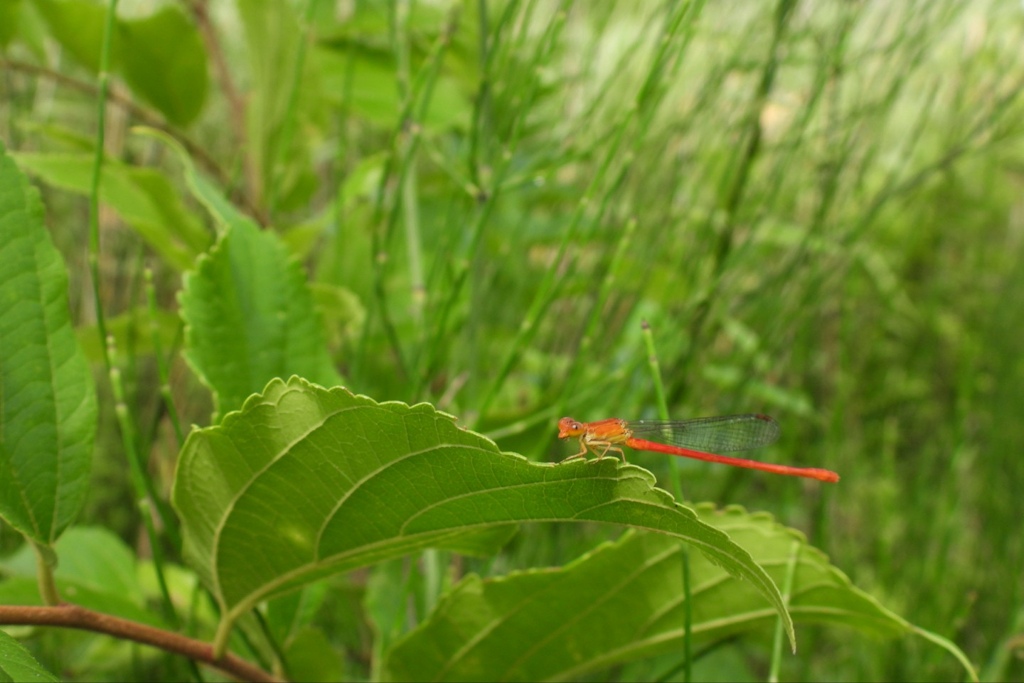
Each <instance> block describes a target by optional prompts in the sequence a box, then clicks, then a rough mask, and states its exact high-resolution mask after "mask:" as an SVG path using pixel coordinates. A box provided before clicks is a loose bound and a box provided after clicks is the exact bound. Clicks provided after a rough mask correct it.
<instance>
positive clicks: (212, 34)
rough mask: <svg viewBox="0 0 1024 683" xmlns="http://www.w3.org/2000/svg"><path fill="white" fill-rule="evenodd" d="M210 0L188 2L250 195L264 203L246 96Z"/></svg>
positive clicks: (258, 201) (260, 212) (257, 215)
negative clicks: (220, 36)
mask: <svg viewBox="0 0 1024 683" xmlns="http://www.w3.org/2000/svg"><path fill="white" fill-rule="evenodd" d="M208 4H209V3H208V0H189V2H188V3H187V5H188V8H189V10H190V11H191V12H192V18H193V20H194V21H195V22H196V29H197V30H198V31H199V35H200V37H201V38H202V40H203V45H205V46H206V52H207V54H208V55H209V56H210V65H211V68H212V69H213V72H214V74H215V77H216V79H217V82H218V83H219V84H220V89H221V92H222V93H224V98H225V99H226V100H227V103H228V111H229V112H230V116H231V123H232V125H231V130H232V131H233V132H234V135H235V142H236V144H237V145H238V149H239V150H240V151H241V154H242V167H243V169H244V172H245V180H246V189H247V193H246V194H247V195H249V196H250V197H252V202H253V204H254V205H256V204H258V205H260V206H261V207H262V206H263V181H262V179H261V177H260V174H259V170H258V169H257V168H256V167H255V165H254V164H253V161H252V154H250V153H249V149H250V148H249V144H248V142H249V141H248V137H249V136H248V130H249V129H248V127H247V126H246V123H245V121H246V112H245V110H246V101H245V96H244V95H242V93H241V92H240V91H239V90H238V87H237V86H236V85H235V80H234V78H232V77H231V73H232V70H231V67H229V66H228V61H227V58H226V57H225V56H224V51H223V50H222V49H221V46H220V40H219V39H218V37H217V31H216V30H215V29H214V27H213V22H211V21H210V14H209V11H208ZM253 215H254V216H256V217H257V218H259V219H260V221H261V222H262V223H264V224H266V223H267V220H266V216H264V215H263V213H262V210H261V211H259V212H257V213H255V214H253Z"/></svg>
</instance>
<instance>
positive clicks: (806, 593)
mask: <svg viewBox="0 0 1024 683" xmlns="http://www.w3.org/2000/svg"><path fill="white" fill-rule="evenodd" d="M700 517H701V521H705V522H707V523H710V524H711V525H713V526H715V527H717V528H719V529H723V530H726V531H727V532H728V533H729V536H730V538H733V539H737V540H741V542H742V546H743V547H744V548H746V549H748V550H749V551H750V552H751V554H752V556H753V558H754V560H755V561H756V562H757V563H758V564H759V565H761V566H762V567H764V568H766V569H767V570H768V571H769V573H770V574H771V575H772V579H773V580H774V581H775V583H776V584H777V585H784V583H785V581H784V579H785V574H786V572H787V571H789V569H788V561H789V560H790V558H791V556H794V555H795V556H796V558H797V566H796V569H795V578H794V579H793V582H792V592H791V593H790V594H789V595H787V596H786V597H787V608H788V610H789V611H790V613H791V614H792V615H793V618H794V620H796V621H797V623H799V622H800V621H815V620H826V621H829V622H832V623H835V624H837V625H843V626H851V627H854V628H857V629H860V630H862V631H866V632H870V633H873V634H878V635H884V636H890V637H891V636H895V635H903V634H906V633H908V632H909V626H908V625H907V624H906V622H904V621H903V620H902V619H900V618H899V617H898V616H896V615H895V614H893V613H892V612H889V611H888V610H886V609H884V608H883V607H881V606H880V605H879V604H878V603H877V601H875V600H874V599H873V598H871V597H870V596H868V595H867V594H865V593H864V592H863V591H859V590H857V589H856V588H854V587H852V586H851V585H850V582H849V579H847V578H846V577H845V576H843V575H842V574H841V573H840V572H838V571H837V570H836V569H835V568H834V567H831V566H830V565H829V564H828V561H827V560H826V558H825V557H824V556H823V555H822V554H821V553H820V552H818V551H816V550H815V549H813V548H809V547H808V546H806V544H805V541H804V539H802V538H801V537H800V535H799V534H796V533H794V532H793V531H792V530H789V529H785V528H784V527H781V526H779V525H777V524H775V523H774V522H773V521H772V520H771V519H770V518H769V517H767V516H765V515H749V514H747V513H746V512H745V511H743V510H741V509H739V508H730V509H728V510H725V511H722V512H718V511H715V510H714V509H713V508H711V507H710V506H702V508H701V515H700ZM684 548H685V545H684V544H681V543H680V542H679V541H678V540H677V539H673V538H670V537H667V536H659V535H655V534H646V533H641V534H626V535H625V536H623V537H622V538H620V539H619V540H618V541H616V542H615V543H613V544H608V545H605V546H602V547H600V548H598V549H597V550H595V551H594V552H592V553H590V554H588V555H585V556H584V557H581V558H580V559H579V560H577V561H575V562H572V563H570V564H568V565H566V566H565V567H561V568H552V569H539V570H530V571H527V572H519V573H513V574H510V575H508V576H504V577H499V578H494V579H487V580H481V579H480V578H479V577H476V576H469V577H466V578H465V579H463V580H462V581H461V582H460V583H459V584H458V585H457V586H456V587H455V588H454V589H453V590H452V592H451V593H449V594H448V595H447V596H445V598H444V600H443V601H442V602H441V604H439V605H438V607H437V609H436V610H434V612H433V614H432V615H431V616H430V618H429V619H427V620H426V621H424V622H423V624H422V625H421V626H420V627H419V628H417V629H416V630H415V631H413V632H412V633H410V634H409V635H408V636H407V637H406V638H404V639H403V640H402V641H401V642H400V643H398V644H397V645H396V646H395V647H394V648H393V649H392V650H391V652H390V655H389V657H388V662H387V668H388V671H389V673H390V675H391V678H392V679H393V680H399V681H402V680H406V681H411V680H424V681H441V680H465V681H474V680H524V681H537V680H578V679H580V678H581V677H584V676H586V675H588V674H590V673H593V672H597V671H601V670H604V669H606V668H608V667H611V666H615V665H617V664H622V663H624V662H629V661H633V660H636V659H641V658H646V657H651V656H656V655H659V654H668V653H673V652H678V651H679V649H680V647H681V646H682V643H681V641H682V638H683V623H684V621H683V610H684V602H685V598H684V595H685V593H684V590H683V585H682V576H683V571H682V556H683V552H684ZM690 581H691V583H692V585H693V586H694V589H693V591H692V593H691V598H690V599H691V600H692V601H693V605H692V609H693V613H694V618H693V626H692V635H693V638H694V644H695V646H696V647H698V648H701V649H704V648H707V647H710V646H711V645H712V644H713V643H716V642H721V641H723V640H725V639H728V638H730V637H733V636H735V635H737V634H741V633H746V632H753V633H755V634H760V633H764V634H767V633H770V628H766V627H770V626H771V625H772V623H773V620H774V615H773V614H772V613H771V611H770V610H767V609H766V605H765V603H764V600H763V599H762V598H761V597H760V596H758V595H757V593H756V590H754V587H753V586H752V585H751V584H749V583H745V582H743V581H739V580H737V578H735V577H733V576H730V575H729V573H728V572H726V571H725V569H723V568H722V567H721V566H719V565H717V564H715V563H714V562H711V561H709V559H708V558H706V557H695V558H694V560H693V564H692V567H691V570H690Z"/></svg>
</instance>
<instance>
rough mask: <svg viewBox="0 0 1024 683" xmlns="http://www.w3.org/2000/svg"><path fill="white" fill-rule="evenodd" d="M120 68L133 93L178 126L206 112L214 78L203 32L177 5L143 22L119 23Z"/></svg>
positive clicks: (139, 20)
mask: <svg viewBox="0 0 1024 683" xmlns="http://www.w3.org/2000/svg"><path fill="white" fill-rule="evenodd" d="M118 29H119V36H120V40H121V55H122V60H121V64H120V70H121V72H122V73H124V77H125V80H127V81H128V85H130V86H131V88H132V90H134V91H135V92H137V93H139V94H140V95H142V96H143V97H144V98H145V99H147V100H148V101H149V102H150V103H152V104H153V106H155V107H156V108H157V109H159V110H160V111H161V112H162V113H163V114H164V116H166V117H167V118H168V120H170V121H171V122H173V123H176V124H178V125H182V126H184V125H187V124H189V123H191V122H192V121H194V120H195V118H196V117H197V116H198V115H199V113H200V111H202V108H203V102H204V101H205V100H206V91H207V87H208V85H209V76H208V75H207V67H206V48H205V46H204V45H203V41H202V38H201V37H200V36H199V32H198V31H197V30H196V28H195V26H194V25H193V23H192V22H191V21H189V19H188V17H186V16H185V14H184V13H183V12H182V11H181V9H179V8H178V7H177V6H175V5H166V6H164V7H163V8H161V9H159V10H157V11H156V12H154V13H153V14H151V15H150V16H148V17H145V18H143V19H137V20H127V21H121V22H119V23H118Z"/></svg>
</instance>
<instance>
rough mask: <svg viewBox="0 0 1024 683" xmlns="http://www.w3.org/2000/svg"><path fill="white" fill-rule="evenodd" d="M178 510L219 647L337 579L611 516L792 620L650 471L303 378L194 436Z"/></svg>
mask: <svg viewBox="0 0 1024 683" xmlns="http://www.w3.org/2000/svg"><path fill="white" fill-rule="evenodd" d="M172 500H173V502H174V506H175V508H176V509H177V510H178V513H179V515H180V516H181V518H182V522H183V529H184V538H185V556H186V558H187V560H188V561H189V562H190V563H191V564H192V565H193V566H194V567H195V568H196V569H197V571H198V572H199V573H200V575H201V576H202V577H203V579H204V581H206V583H207V585H208V586H209V587H210V589H211V591H212V592H213V594H214V596H215V597H216V599H217V601H218V602H219V603H220V605H221V608H222V615H223V617H222V619H223V621H222V622H221V626H220V629H219V631H218V635H217V639H216V641H215V648H219V647H222V646H223V644H224V643H225V642H226V639H227V636H228V633H229V632H230V627H231V624H232V622H233V621H234V620H235V619H237V618H238V616H239V615H240V614H242V613H244V612H245V611H247V610H248V609H249V608H251V607H252V606H253V605H255V604H256V603H257V602H259V601H261V600H264V599H266V598H268V597H270V596H273V595H276V594H280V593H283V592H285V591H288V590H291V589H294V588H297V587H300V586H303V585H306V584H308V583H309V582H311V581H313V580H315V579H317V578H320V577H323V576H326V575H329V574H334V573H337V572H342V571H347V570H349V569H352V568H355V567H360V566H365V565H369V564H373V563H376V562H381V561H383V560H386V559H390V558H395V557H399V556H401V555H405V554H408V553H411V552H416V551H419V550H422V549H424V548H428V547H450V546H451V545H453V544H454V545H458V544H459V539H460V538H463V537H464V535H465V534H467V533H472V532H478V531H480V530H482V529H489V528H494V527H500V526H505V527H507V526H509V525H512V524H518V523H520V522H530V521H533V522H537V521H575V522H584V521H589V522H610V523H614V524H622V525H628V526H635V527H640V528H646V529H653V530H658V531H661V532H664V533H667V534H670V535H672V536H676V537H678V538H682V539H684V540H686V541H687V542H688V543H690V544H691V545H693V546H695V547H696V548H698V549H700V550H701V551H702V552H704V553H705V554H707V555H708V556H709V557H710V558H712V559H713V561H714V562H716V563H719V564H720V565H721V566H723V567H725V568H726V569H727V570H728V571H730V572H732V573H734V574H735V575H738V576H742V577H743V578H744V579H746V580H747V581H749V582H750V583H751V584H753V585H754V586H756V588H757V590H758V591H760V592H761V594H762V595H763V596H764V597H765V598H767V599H768V601H769V602H770V603H772V605H773V606H774V608H775V609H776V610H778V611H779V613H780V614H783V615H784V617H783V618H784V619H785V620H786V624H787V627H788V628H787V631H788V632H789V633H790V635H791V637H792V625H791V622H789V619H788V615H786V612H785V609H784V607H783V602H782V598H781V596H780V594H779V592H778V589H777V588H776V586H775V584H774V583H773V582H772V580H771V578H770V577H769V576H768V575H767V574H766V573H765V571H764V570H763V569H762V568H761V567H760V566H758V565H757V564H756V563H755V562H754V561H753V559H751V557H750V555H749V554H748V553H747V551H745V550H744V549H743V548H741V547H740V546H738V545H736V544H735V543H733V542H732V541H731V540H729V538H728V536H726V534H724V533H722V532H721V531H718V530H717V529H714V528H713V527H711V526H709V525H707V524H705V523H703V522H701V521H700V520H698V519H697V516H696V514H695V513H694V512H693V511H692V510H690V509H688V508H685V507H683V506H681V505H677V504H675V503H674V501H673V500H672V499H671V497H670V496H669V495H668V494H667V493H665V492H664V491H660V490H658V489H655V488H654V478H653V476H652V475H651V474H650V473H649V472H647V471H646V470H642V469H640V468H638V467H634V466H621V467H620V466H619V463H618V461H617V460H615V459H614V458H606V459H604V460H601V461H597V462H582V461H580V462H576V463H571V464H565V465H559V466H551V465H546V464H535V463H530V462H528V461H527V460H526V459H524V458H522V457H521V456H516V455H514V454H508V453H500V452H499V451H498V448H497V446H495V445H494V442H492V441H490V440H488V439H486V438H484V437H482V436H480V435H479V434H475V433H473V432H469V431H466V430H464V429H460V428H458V427H457V426H456V425H455V422H454V420H453V418H452V417H451V416H449V415H445V414H443V413H438V412H437V411H435V410H434V409H433V408H432V407H431V406H429V405H426V404H420V405H416V406H411V407H410V406H407V405H405V404H402V403H395V402H390V403H380V404H379V403H376V402H374V401H373V400H371V399H369V398H367V397H364V396H354V395H352V394H351V393H349V392H348V391H347V390H345V389H344V388H341V387H337V388H334V389H331V390H327V389H324V388H322V387H317V386H315V385H312V384H310V383H309V382H307V381H305V380H303V379H301V378H298V377H293V378H292V379H291V380H289V381H288V382H287V383H285V382H282V381H280V380H274V381H272V382H271V383H270V384H269V385H268V386H267V388H266V390H265V392H264V393H263V395H261V396H254V397H252V398H250V399H249V400H248V401H246V403H245V406H244V407H243V409H242V410H241V411H240V412H236V413H231V414H229V415H227V416H226V417H225V418H224V421H223V423H222V424H221V425H218V426H214V427H209V428H206V429H200V430H196V431H194V432H193V433H192V434H191V435H190V436H189V438H188V441H187V442H186V443H185V446H184V448H183V450H182V453H181V457H180V459H179V461H178V471H177V474H176V477H175V482H174V490H173V494H172Z"/></svg>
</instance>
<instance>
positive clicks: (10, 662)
mask: <svg viewBox="0 0 1024 683" xmlns="http://www.w3.org/2000/svg"><path fill="white" fill-rule="evenodd" d="M59 680H60V678H58V677H57V676H54V675H53V674H51V673H50V672H49V671H47V670H46V669H44V668H43V667H42V666H40V664H39V662H37V661H36V660H35V658H34V657H33V656H32V655H31V654H29V651H28V650H26V649H25V648H24V646H22V645H21V643H19V642H18V641H17V640H15V639H14V638H12V637H11V636H9V635H7V634H6V633H2V632H0V681H4V683H7V682H8V681H54V682H56V681H59Z"/></svg>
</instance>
